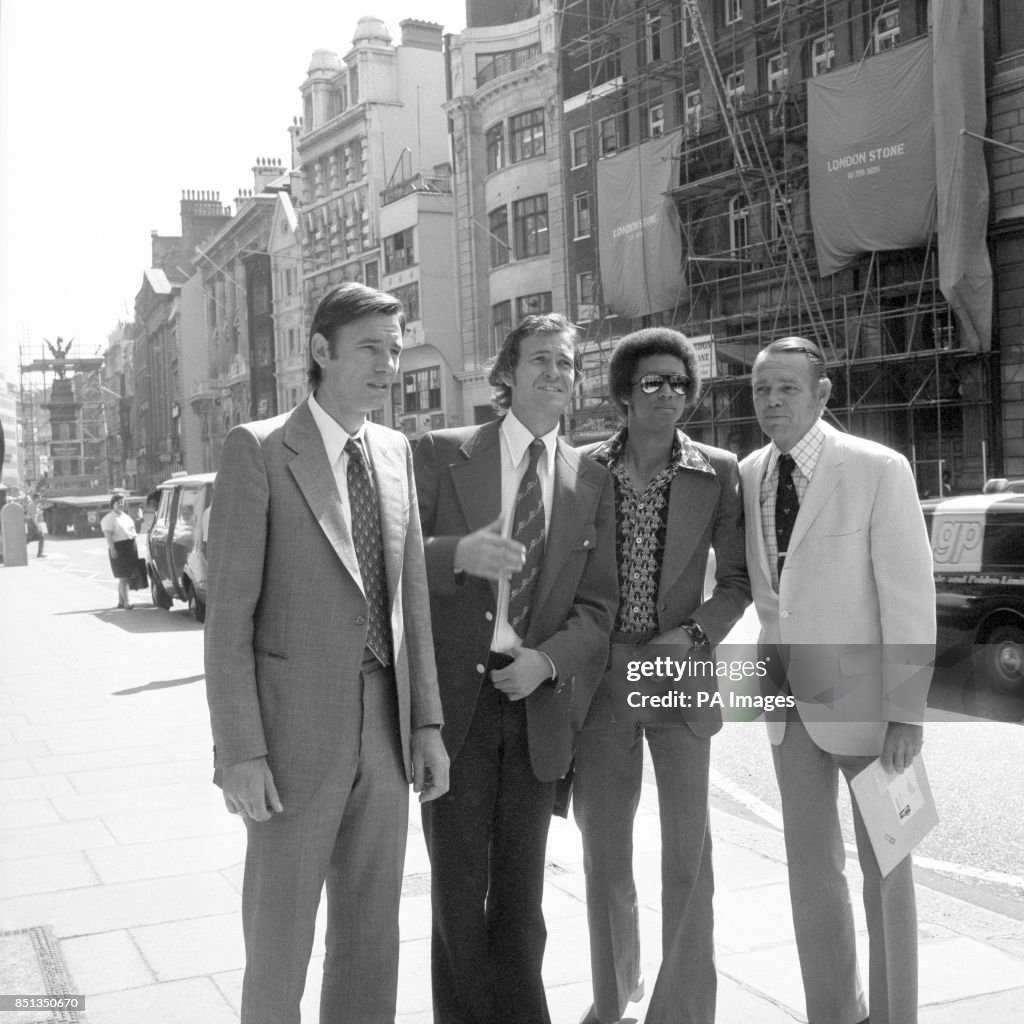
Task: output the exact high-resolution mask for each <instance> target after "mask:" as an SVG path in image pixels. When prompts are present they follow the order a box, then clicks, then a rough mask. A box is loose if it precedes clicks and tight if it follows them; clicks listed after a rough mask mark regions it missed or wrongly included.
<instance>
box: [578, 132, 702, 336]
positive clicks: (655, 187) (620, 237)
mask: <svg viewBox="0 0 1024 1024" xmlns="http://www.w3.org/2000/svg"><path fill="white" fill-rule="evenodd" d="M679 138H680V133H679V132H673V133H672V134H671V135H666V136H663V137H662V138H658V139H652V140H651V141H650V142H645V143H643V144H642V145H639V146H634V147H633V148H632V149H627V150H625V151H624V152H622V153H617V154H616V155H615V156H612V157H608V158H606V159H604V160H600V161H599V162H598V165H597V208H598V211H599V214H600V216H599V217H598V251H599V253H600V257H601V289H602V294H603V296H604V302H605V305H606V306H607V307H608V309H609V311H610V312H612V313H615V314H617V315H618V316H646V315H647V314H649V313H657V312H660V311H662V310H670V309H673V308H674V307H675V304H676V300H677V299H678V297H679V289H680V285H681V269H680V267H681V259H682V247H681V245H680V241H679V218H678V216H677V214H676V211H675V205H674V204H673V202H672V200H671V199H670V198H669V197H668V196H667V195H666V194H665V193H666V191H667V190H668V189H669V188H671V186H672V183H673V181H674V173H675V171H676V169H677V165H676V160H675V159H674V156H673V154H675V153H676V152H677V151H678V143H679Z"/></svg>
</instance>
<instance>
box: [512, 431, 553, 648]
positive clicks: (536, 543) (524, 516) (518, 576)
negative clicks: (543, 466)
mask: <svg viewBox="0 0 1024 1024" xmlns="http://www.w3.org/2000/svg"><path fill="white" fill-rule="evenodd" d="M543 454H544V442H543V441H542V440H541V439H540V438H539V437H538V438H534V439H533V441H532V442H531V443H530V462H529V465H528V466H527V467H526V472H525V473H524V474H523V478H522V480H520V481H519V490H518V491H517V492H516V510H515V517H514V518H513V520H512V539H513V540H517V541H519V543H520V544H522V545H523V546H524V547H525V548H526V562H525V563H524V564H523V567H522V569H521V570H520V571H519V572H517V573H513V574H512V578H511V579H510V580H509V594H508V621H509V625H510V626H511V627H512V628H513V629H514V630H515V632H516V635H517V636H519V637H525V636H526V630H527V629H528V628H529V625H530V606H531V604H532V603H533V594H534V591H535V590H536V588H537V580H538V579H539V578H540V563H541V561H542V560H543V558H544V494H543V492H542V491H541V487H540V478H539V477H538V476H537V460H538V459H539V458H540V457H541V455H543Z"/></svg>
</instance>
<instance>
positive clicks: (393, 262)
mask: <svg viewBox="0 0 1024 1024" xmlns="http://www.w3.org/2000/svg"><path fill="white" fill-rule="evenodd" d="M412 230H413V229H412V228H406V229H405V230H404V231H399V232H398V233H397V234H394V235H388V237H387V238H385V239H384V273H385V274H394V273H395V272H396V271H399V270H405V268H406V267H412V266H415V265H416V253H415V250H414V249H413V240H412Z"/></svg>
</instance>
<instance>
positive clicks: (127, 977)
mask: <svg viewBox="0 0 1024 1024" xmlns="http://www.w3.org/2000/svg"><path fill="white" fill-rule="evenodd" d="M60 948H61V951H62V952H63V954H64V959H65V960H66V961H67V964H68V969H69V970H70V971H71V976H72V977H73V978H74V979H75V981H76V983H77V984H78V985H79V986H80V987H81V989H82V994H83V995H86V1007H87V1008H88V1007H89V1004H90V1002H91V997H92V996H95V995H102V994H103V993H105V992H118V991H120V990H121V989H126V988H139V987H141V986H143V985H152V984H153V982H154V981H155V980H156V979H155V978H154V976H153V972H152V970H150V968H149V966H148V965H147V964H146V961H145V960H144V959H143V958H142V954H141V953H140V952H139V947H138V946H137V945H136V944H135V942H134V941H133V940H132V937H131V935H130V934H129V932H128V931H126V930H120V931H112V932H101V933H99V934H98V935H82V936H79V937H78V938H71V939H65V940H64V941H63V942H62V943H61V944H60ZM90 1017H91V1014H90Z"/></svg>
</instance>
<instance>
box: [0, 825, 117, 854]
mask: <svg viewBox="0 0 1024 1024" xmlns="http://www.w3.org/2000/svg"><path fill="white" fill-rule="evenodd" d="M115 842H116V840H115V839H114V837H113V836H112V835H111V833H110V830H109V829H108V828H107V827H106V826H105V825H104V824H103V823H102V822H100V821H76V822H61V823H59V824H57V825H34V826H32V827H31V828H19V829H0V861H6V860H20V859H21V858H22V857H42V856H45V855H47V854H51V853H68V852H71V851H75V850H88V849H90V848H91V847H94V846H112V845H113V844H114V843H115Z"/></svg>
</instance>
